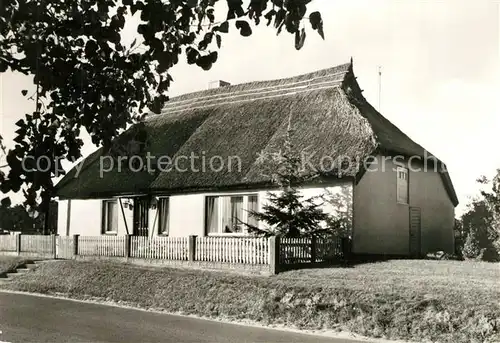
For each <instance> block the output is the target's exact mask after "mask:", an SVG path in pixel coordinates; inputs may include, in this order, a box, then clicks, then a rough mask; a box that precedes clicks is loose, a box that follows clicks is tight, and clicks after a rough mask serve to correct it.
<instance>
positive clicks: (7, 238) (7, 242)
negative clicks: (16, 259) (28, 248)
mask: <svg viewBox="0 0 500 343" xmlns="http://www.w3.org/2000/svg"><path fill="white" fill-rule="evenodd" d="M0 251H16V236H14V235H0Z"/></svg>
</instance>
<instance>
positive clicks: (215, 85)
mask: <svg viewBox="0 0 500 343" xmlns="http://www.w3.org/2000/svg"><path fill="white" fill-rule="evenodd" d="M226 86H231V84H230V83H229V82H226V81H222V80H216V81H211V82H209V83H208V89H213V88H220V87H226Z"/></svg>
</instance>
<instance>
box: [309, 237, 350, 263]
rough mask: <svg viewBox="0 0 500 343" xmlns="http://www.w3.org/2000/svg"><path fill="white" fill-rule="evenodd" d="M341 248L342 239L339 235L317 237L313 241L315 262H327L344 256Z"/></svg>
mask: <svg viewBox="0 0 500 343" xmlns="http://www.w3.org/2000/svg"><path fill="white" fill-rule="evenodd" d="M342 249H343V248H342V239H341V238H340V237H333V238H317V239H316V242H315V250H316V260H315V262H328V261H331V260H335V259H339V258H341V257H345V256H344V251H343V250H342Z"/></svg>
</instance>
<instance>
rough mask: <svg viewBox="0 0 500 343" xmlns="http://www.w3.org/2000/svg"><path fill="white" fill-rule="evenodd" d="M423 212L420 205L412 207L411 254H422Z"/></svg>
mask: <svg viewBox="0 0 500 343" xmlns="http://www.w3.org/2000/svg"><path fill="white" fill-rule="evenodd" d="M421 225H422V219H421V212H420V208H419V207H410V255H411V256H412V257H418V256H419V255H420V236H421Z"/></svg>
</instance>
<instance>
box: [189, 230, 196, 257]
mask: <svg viewBox="0 0 500 343" xmlns="http://www.w3.org/2000/svg"><path fill="white" fill-rule="evenodd" d="M195 258H196V236H189V239H188V261H189V262H193V261H194V260H195Z"/></svg>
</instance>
